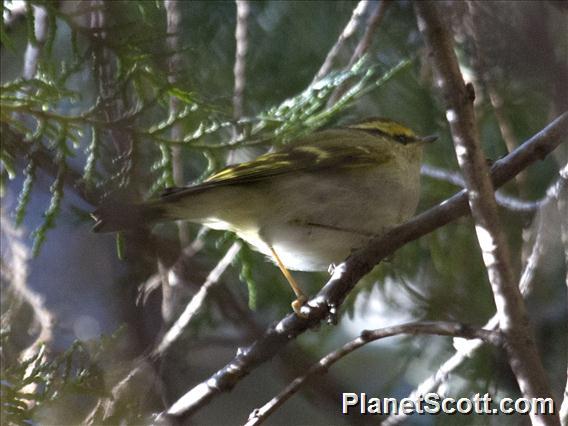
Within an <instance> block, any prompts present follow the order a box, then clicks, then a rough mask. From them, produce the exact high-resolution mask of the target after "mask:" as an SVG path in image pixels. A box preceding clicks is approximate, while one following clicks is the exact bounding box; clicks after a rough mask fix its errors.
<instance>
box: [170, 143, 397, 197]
mask: <svg viewBox="0 0 568 426" xmlns="http://www.w3.org/2000/svg"><path fill="white" fill-rule="evenodd" d="M391 157H392V155H391V154H389V152H388V151H386V150H385V149H384V148H382V147H381V146H379V144H377V146H376V147H375V146H373V145H359V146H352V145H347V144H345V145H341V144H337V143H333V144H310V143H305V144H295V145H293V146H289V147H287V148H284V149H283V150H281V151H278V152H274V153H268V154H264V155H261V156H260V157H258V158H256V159H254V160H252V161H248V162H245V163H240V164H236V165H234V166H229V167H226V168H224V169H222V170H220V171H219V172H217V173H216V174H214V175H213V176H211V177H209V179H207V180H206V181H205V182H203V183H201V184H199V185H195V186H190V187H184V188H168V189H166V190H165V192H164V193H163V194H162V197H163V198H168V199H174V198H178V197H179V196H183V195H185V194H190V193H194V192H199V191H203V190H206V189H209V188H214V187H218V186H224V185H238V184H245V183H251V182H258V181H262V180H264V179H266V178H269V177H273V176H278V175H284V174H287V173H292V172H315V171H320V170H324V169H331V168H335V169H336V170H338V169H347V168H359V167H371V166H377V165H379V164H381V163H384V162H387V161H389V160H390V159H391ZM170 197H171V198H170Z"/></svg>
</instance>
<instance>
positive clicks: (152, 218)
mask: <svg viewBox="0 0 568 426" xmlns="http://www.w3.org/2000/svg"><path fill="white" fill-rule="evenodd" d="M91 217H92V218H93V219H94V220H95V225H94V226H93V232H117V231H126V230H134V229H138V228H143V227H145V226H149V225H152V224H154V223H156V222H162V221H165V220H171V219H175V218H173V217H169V215H168V213H167V210H166V209H165V206H164V205H163V204H162V203H157V202H146V203H140V204H120V203H115V202H108V203H104V204H102V205H101V206H99V207H98V208H97V209H96V210H95V211H94V212H92V213H91Z"/></svg>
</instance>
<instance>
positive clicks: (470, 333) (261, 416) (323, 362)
mask: <svg viewBox="0 0 568 426" xmlns="http://www.w3.org/2000/svg"><path fill="white" fill-rule="evenodd" d="M400 334H411V335H418V334H432V335H438V336H453V337H463V338H466V339H483V340H484V341H489V342H492V343H495V344H500V339H499V337H498V334H496V333H495V332H493V331H489V330H483V329H477V328H472V327H468V326H466V325H464V324H459V323H452V322H442V321H440V322H411V323H407V324H401V325H395V326H392V327H384V328H380V329H377V330H364V331H363V332H362V333H361V335H360V336H359V337H358V338H356V339H354V340H352V341H350V342H348V343H346V344H345V345H343V346H342V347H341V348H340V349H337V350H335V351H333V352H331V353H329V354H327V355H326V356H324V357H323V358H321V359H320V360H319V361H318V362H317V363H315V364H314V365H312V366H311V367H310V368H309V369H308V370H307V371H306V373H305V374H303V375H302V376H299V377H297V378H296V379H294V380H293V381H292V382H291V383H290V384H288V386H286V387H285V388H284V390H283V391H282V392H280V393H279V394H278V395H276V396H275V397H274V398H272V399H271V400H270V401H269V402H267V403H266V404H264V405H263V406H262V407H260V408H257V409H255V410H254V411H253V412H252V413H251V414H250V416H249V418H248V421H247V422H246V423H245V426H253V425H260V424H262V423H264V421H265V420H266V419H267V418H268V417H269V416H270V415H271V414H272V413H273V412H274V411H276V409H278V407H280V406H281V405H282V404H284V402H286V401H287V400H288V399H290V397H292V395H294V394H295V393H296V392H298V389H299V388H300V387H301V386H302V385H303V384H304V383H305V382H306V381H307V380H308V379H309V378H310V377H312V376H315V375H316V374H324V373H327V370H329V367H331V366H332V365H333V364H335V363H336V362H337V361H339V360H340V359H342V358H344V357H345V356H347V355H349V354H350V353H351V352H354V351H355V350H357V349H359V348H360V347H362V346H365V345H366V344H367V343H370V342H374V341H376V340H380V339H384V338H385V337H391V336H398V335H400Z"/></svg>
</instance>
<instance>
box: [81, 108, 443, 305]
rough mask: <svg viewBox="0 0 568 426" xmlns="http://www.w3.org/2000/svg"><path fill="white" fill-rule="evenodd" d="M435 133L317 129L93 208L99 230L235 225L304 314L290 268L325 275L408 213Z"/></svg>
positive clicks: (363, 124) (364, 127)
mask: <svg viewBox="0 0 568 426" xmlns="http://www.w3.org/2000/svg"><path fill="white" fill-rule="evenodd" d="M436 139H437V137H436V136H426V137H420V136H417V135H416V134H415V133H414V131H412V130H411V129H410V128H408V127H407V126H405V125H403V124H401V123H400V122H397V121H395V120H392V119H388V118H376V117H375V118H368V119H365V120H361V121H358V122H355V123H353V124H349V125H345V126H341V127H336V128H331V129H325V130H321V131H317V132H314V133H312V134H311V135H308V136H305V137H302V138H299V139H298V140H295V141H293V142H291V143H290V144H288V145H286V146H284V147H283V148H281V149H279V150H277V151H274V152H269V153H266V154H264V155H261V156H259V157H257V158H256V159H253V160H251V161H247V162H244V163H240V164H236V165H230V166H228V167H225V168H224V169H222V170H220V171H218V172H217V173H215V174H213V175H212V176H211V177H209V178H208V179H207V180H205V181H204V182H202V183H200V184H197V185H192V186H187V187H175V188H167V189H166V190H165V191H164V193H163V194H162V195H161V196H160V197H159V198H156V199H151V200H148V201H144V202H140V203H135V204H121V203H115V202H103V204H101V205H100V206H99V207H98V208H97V209H96V210H95V211H94V212H93V213H92V217H93V219H94V220H95V225H94V227H93V231H94V232H118V231H125V230H132V229H136V228H141V227H146V226H151V225H153V224H156V223H159V222H166V221H178V220H186V221H189V222H193V223H197V224H201V225H204V226H206V227H208V228H212V229H217V230H225V231H232V232H234V233H236V234H237V235H238V236H239V237H240V238H241V239H243V240H244V241H246V242H247V243H248V244H249V245H250V246H252V247H253V248H254V249H255V250H257V251H259V252H261V253H263V254H264V255H266V256H267V257H268V258H269V259H271V260H272V261H273V262H274V263H276V265H277V266H278V267H279V268H280V270H281V271H282V273H283V275H284V277H285V278H286V280H287V281H288V283H289V284H290V286H291V287H292V290H293V291H294V293H295V295H296V299H295V300H294V302H293V303H292V308H293V310H294V311H295V312H296V313H297V314H298V315H300V316H303V315H302V314H301V307H302V305H303V304H304V303H305V302H306V301H307V297H306V295H305V294H304V292H303V291H302V290H301V288H300V286H299V285H298V283H297V282H296V280H295V279H294V277H293V276H292V274H291V273H290V270H293V271H326V270H328V269H329V268H330V265H337V264H339V263H340V262H341V261H343V260H344V259H345V258H346V257H348V256H349V254H350V253H351V252H352V251H353V250H355V249H358V248H360V247H362V246H364V245H365V244H366V243H367V242H368V241H369V240H370V239H371V238H372V237H375V236H380V235H383V234H384V233H385V232H387V231H388V230H389V229H391V228H392V227H394V226H396V225H398V224H400V223H402V222H404V221H405V220H407V219H408V218H410V217H411V216H412V215H413V214H414V212H415V210H416V207H417V205H418V201H419V198H420V165H421V162H422V151H423V146H424V145H425V144H427V143H430V142H432V141H434V140H436Z"/></svg>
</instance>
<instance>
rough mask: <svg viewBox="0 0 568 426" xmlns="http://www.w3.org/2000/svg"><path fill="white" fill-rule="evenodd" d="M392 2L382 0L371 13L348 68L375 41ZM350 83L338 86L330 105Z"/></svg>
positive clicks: (329, 102)
mask: <svg viewBox="0 0 568 426" xmlns="http://www.w3.org/2000/svg"><path fill="white" fill-rule="evenodd" d="M389 3H390V0H381V2H380V3H379V4H378V5H377V6H376V7H375V10H374V12H373V13H372V14H371V16H370V17H369V19H368V20H367V26H366V29H365V34H363V37H361V40H359V43H358V44H357V47H356V48H355V51H354V52H353V55H351V59H349V63H348V64H347V67H346V68H347V69H349V68H351V67H352V66H353V65H354V64H355V63H356V62H357V61H358V60H359V59H361V58H362V57H363V55H364V54H365V53H366V52H367V51H368V50H369V48H370V47H371V44H372V43H373V36H374V35H375V32H376V31H377V28H378V27H379V24H380V23H381V21H382V20H383V17H384V16H385V12H386V10H387V7H388V5H389ZM347 87H348V84H347V82H345V83H343V84H342V85H340V86H338V87H337V88H336V89H335V90H334V91H333V93H332V94H331V95H330V97H329V100H328V101H327V104H328V105H333V104H335V103H336V102H337V100H338V99H339V98H340V97H341V96H343V94H344V93H345V92H346V91H347Z"/></svg>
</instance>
